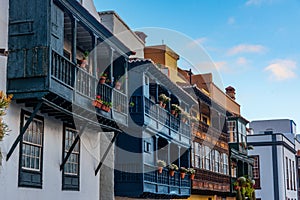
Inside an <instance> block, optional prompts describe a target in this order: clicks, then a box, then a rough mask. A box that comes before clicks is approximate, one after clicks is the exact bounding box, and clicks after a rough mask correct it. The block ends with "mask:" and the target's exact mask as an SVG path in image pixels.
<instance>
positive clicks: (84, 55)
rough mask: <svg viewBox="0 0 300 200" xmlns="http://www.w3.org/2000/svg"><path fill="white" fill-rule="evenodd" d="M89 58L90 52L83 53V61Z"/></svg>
mask: <svg viewBox="0 0 300 200" xmlns="http://www.w3.org/2000/svg"><path fill="white" fill-rule="evenodd" d="M88 56H89V52H88V51H85V52H84V53H83V56H82V57H83V59H84V60H85V59H87V57H88Z"/></svg>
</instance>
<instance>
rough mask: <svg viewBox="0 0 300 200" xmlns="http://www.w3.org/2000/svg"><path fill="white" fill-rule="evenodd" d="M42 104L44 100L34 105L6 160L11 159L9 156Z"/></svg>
mask: <svg viewBox="0 0 300 200" xmlns="http://www.w3.org/2000/svg"><path fill="white" fill-rule="evenodd" d="M42 104H43V101H39V102H38V103H37V104H36V106H35V107H34V110H33V112H32V114H31V115H30V117H29V119H28V120H27V121H26V123H25V125H24V126H23V127H22V129H21V131H20V134H19V135H18V137H17V138H16V140H15V142H14V143H13V145H12V146H11V148H10V150H9V151H8V153H7V156H6V161H8V160H9V158H10V157H11V155H12V153H13V152H14V150H15V149H16V147H17V145H18V144H19V142H20V141H21V140H22V138H23V135H24V134H25V132H26V130H27V128H28V127H29V125H30V123H31V122H32V120H33V118H34V117H35V116H36V114H37V112H38V111H39V109H40V108H41V106H42Z"/></svg>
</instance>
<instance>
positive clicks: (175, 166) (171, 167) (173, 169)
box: [168, 164, 178, 176]
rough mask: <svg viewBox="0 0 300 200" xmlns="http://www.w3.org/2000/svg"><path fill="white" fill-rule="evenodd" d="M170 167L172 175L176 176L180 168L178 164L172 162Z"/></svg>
mask: <svg viewBox="0 0 300 200" xmlns="http://www.w3.org/2000/svg"><path fill="white" fill-rule="evenodd" d="M168 169H169V174H170V176H174V174H175V171H177V170H178V166H177V165H175V164H170V165H168Z"/></svg>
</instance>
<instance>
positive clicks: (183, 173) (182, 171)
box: [179, 167, 188, 179]
mask: <svg viewBox="0 0 300 200" xmlns="http://www.w3.org/2000/svg"><path fill="white" fill-rule="evenodd" d="M179 171H180V177H181V178H182V179H184V177H185V174H186V173H187V172H188V170H187V169H186V168H185V167H180V169H179Z"/></svg>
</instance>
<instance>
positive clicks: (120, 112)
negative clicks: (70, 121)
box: [51, 51, 128, 123]
mask: <svg viewBox="0 0 300 200" xmlns="http://www.w3.org/2000/svg"><path fill="white" fill-rule="evenodd" d="M51 78H52V79H54V80H56V81H57V82H59V83H60V84H62V85H64V86H65V87H67V88H69V89H70V90H72V91H73V92H74V91H75V92H76V94H77V95H74V96H73V98H72V99H71V101H72V102H77V99H76V98H77V97H78V95H79V96H81V97H84V98H86V99H88V103H89V105H86V106H85V107H86V108H89V107H90V105H91V104H92V101H93V100H94V99H95V98H96V95H100V96H101V100H103V101H106V102H112V108H113V111H114V112H115V115H116V116H115V119H116V120H118V119H120V117H121V118H123V119H122V121H124V120H125V121H126V123H127V115H128V98H127V96H126V95H125V94H123V93H122V92H120V91H118V90H116V89H114V88H113V87H111V86H110V85H107V84H99V80H98V79H97V78H96V77H95V76H93V75H91V74H90V73H89V72H87V71H86V70H83V69H82V68H80V67H78V66H76V65H75V64H74V63H72V62H70V61H69V60H68V59H66V58H64V57H63V56H61V55H59V54H58V53H57V52H55V51H52V65H51Z"/></svg>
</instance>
